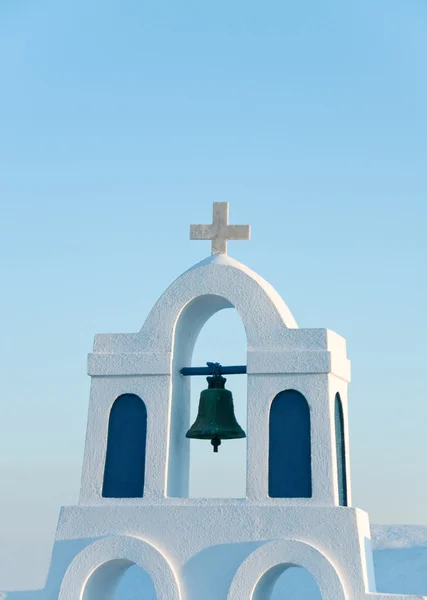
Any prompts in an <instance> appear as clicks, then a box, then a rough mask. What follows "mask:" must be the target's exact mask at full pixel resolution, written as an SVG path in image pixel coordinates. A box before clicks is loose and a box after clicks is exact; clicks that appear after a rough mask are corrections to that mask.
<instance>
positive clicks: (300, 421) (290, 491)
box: [268, 390, 312, 498]
mask: <svg viewBox="0 0 427 600" xmlns="http://www.w3.org/2000/svg"><path fill="white" fill-rule="evenodd" d="M268 495H269V496H270V497H271V498H311V496H312V476H311V426H310V408H309V406H308V403H307V400H306V399H305V397H304V396H303V395H302V394H301V393H300V392H297V391H296V390H286V391H283V392H280V393H279V394H278V395H277V396H276V397H275V398H274V400H273V402H272V404H271V408H270V418H269V452H268Z"/></svg>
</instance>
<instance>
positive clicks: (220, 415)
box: [186, 373, 246, 452]
mask: <svg viewBox="0 0 427 600" xmlns="http://www.w3.org/2000/svg"><path fill="white" fill-rule="evenodd" d="M207 381H208V384H209V386H208V389H207V390H203V392H202V393H201V394H200V400H199V412H198V414H197V417H196V420H195V421H194V423H193V425H192V426H191V427H190V429H189V430H188V431H187V436H186V437H188V438H193V439H197V440H211V444H212V446H213V447H214V452H218V446H219V445H220V444H221V440H234V439H238V438H244V437H246V434H245V432H244V431H243V429H242V428H241V427H240V425H239V424H238V422H237V420H236V417H235V415H234V405H233V395H232V393H231V392H230V390H226V389H225V388H224V385H225V382H226V379H225V378H224V377H222V376H221V375H220V374H219V373H214V375H213V377H207Z"/></svg>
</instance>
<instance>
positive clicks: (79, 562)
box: [58, 535, 181, 600]
mask: <svg viewBox="0 0 427 600" xmlns="http://www.w3.org/2000/svg"><path fill="white" fill-rule="evenodd" d="M107 563H112V568H113V570H114V571H115V572H116V573H117V575H118V576H120V572H121V571H122V570H123V567H127V566H129V565H138V566H140V567H141V568H142V569H144V571H146V573H148V575H149V576H150V577H151V579H152V581H153V584H154V589H155V590H156V597H157V599H158V600H181V592H180V590H179V584H178V580H177V578H176V575H175V572H174V570H173V568H172V566H171V565H170V563H169V561H168V560H167V559H166V558H165V556H164V555H163V554H162V553H161V552H160V551H159V550H158V549H156V548H155V547H154V546H152V545H151V544H149V543H148V542H145V541H144V540H141V539H139V538H136V537H131V536H126V535H123V536H114V537H106V538H102V539H99V540H97V541H96V542H93V543H92V544H89V546H86V548H84V549H83V550H82V551H81V552H80V553H79V554H77V556H75V557H74V559H73V560H72V562H71V563H70V565H69V567H68V569H67V571H66V572H65V575H64V578H63V580H62V583H61V588H60V591H59V596H58V600H81V599H82V598H83V593H84V590H85V587H86V584H87V583H88V581H89V579H90V577H91V576H92V575H93V574H94V572H95V571H96V570H97V569H98V568H99V567H102V565H106V564H107ZM106 580H108V578H106ZM106 585H107V584H106ZM109 585H111V582H109ZM101 597H103V598H108V590H107V589H106V591H105V596H103V595H102V594H101Z"/></svg>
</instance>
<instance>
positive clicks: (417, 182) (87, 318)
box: [0, 0, 427, 588]
mask: <svg viewBox="0 0 427 600" xmlns="http://www.w3.org/2000/svg"><path fill="white" fill-rule="evenodd" d="M426 59H427V6H426V4H425V2H424V0H408V1H407V2H404V3H403V2H401V1H400V0H399V1H398V0H377V1H376V2H372V0H359V1H358V2H353V3H343V2H341V1H339V0H325V1H324V2H321V3H319V2H315V1H314V0H306V1H302V2H298V3H290V2H282V1H279V0H276V1H270V2H263V3H261V2H248V1H245V2H243V1H239V0H236V1H235V2H232V3H230V2H225V1H223V0H218V1H217V2H214V3H213V2H212V3H201V2H195V1H194V2H186V1H184V2H173V1H171V0H169V1H163V2H161V1H160V2H150V3H149V2H142V3H141V2H137V1H136V0H128V1H127V2H112V1H108V2H100V1H99V0H89V1H87V0H86V1H85V2H83V1H82V0H73V2H71V0H64V1H63V2H54V1H53V0H52V1H40V2H30V1H29V0H27V1H19V0H18V1H16V0H15V1H13V2H12V1H8V0H6V2H3V3H2V4H1V6H0V65H1V71H0V72H1V89H2V93H1V94H0V114H1V136H0V164H1V169H0V198H1V200H0V202H1V217H2V218H1V222H0V251H1V256H2V261H1V278H2V294H1V295H0V309H1V311H2V315H3V319H2V336H1V337H2V344H1V349H0V352H1V354H0V356H1V361H2V367H3V368H2V399H3V400H2V417H1V420H0V422H1V435H0V476H1V478H2V481H3V483H4V484H5V485H4V486H3V491H2V495H1V499H0V508H1V510H2V517H1V518H0V534H1V537H2V539H3V540H4V543H2V544H1V553H2V557H3V565H5V566H4V567H3V568H2V570H1V572H0V588H2V587H5V586H6V585H9V584H14V582H15V579H13V577H14V575H13V567H12V562H13V561H12V558H13V556H14V554H13V553H14V552H18V551H19V552H24V551H25V548H26V549H27V550H26V551H27V552H28V560H29V561H30V551H31V553H32V554H31V556H33V557H34V554H35V553H34V549H36V548H37V552H36V554H37V555H40V556H42V555H43V552H45V550H44V549H45V548H46V547H48V542H49V539H50V538H49V536H51V535H52V532H53V531H54V527H55V523H56V519H57V514H58V510H59V506H60V505H61V504H66V503H73V502H75V500H76V498H77V493H78V486H79V475H80V465H81V459H82V453H83V444H84V435H85V427H86V416H87V404H88V393H89V379H88V377H87V376H86V375H85V369H86V354H87V352H88V351H90V349H91V345H92V340H93V336H94V334H95V333H98V332H127V331H136V330H138V329H139V328H140V327H141V325H142V323H143V321H144V319H145V317H146V315H147V314H148V312H149V310H150V309H151V307H152V305H153V304H154V302H155V301H156V299H157V298H158V296H159V295H160V294H161V293H162V291H163V290H164V289H165V288H166V287H167V286H168V285H169V283H170V282H171V281H172V280H173V279H174V278H175V277H177V276H178V275H179V274H180V273H181V272H182V271H184V270H185V269H186V268H188V267H189V266H191V265H192V264H193V263H195V262H197V261H198V260H200V259H202V258H204V257H205V256H206V255H207V254H208V253H209V245H208V243H205V242H203V243H202V242H190V241H189V239H188V231H189V224H190V223H205V222H209V221H210V218H211V205H212V202H213V201H229V202H230V203H231V206H230V213H231V220H232V221H233V222H234V223H251V224H252V231H253V235H252V241H251V242H240V243H238V242H234V243H230V244H229V253H230V254H231V256H233V257H235V258H236V259H238V260H240V261H242V262H244V263H245V264H247V265H248V266H250V267H251V268H253V269H254V270H256V271H257V272H259V273H260V274H261V275H262V276H263V277H265V278H266V279H267V280H268V281H270V282H271V283H272V284H273V285H274V286H275V287H276V289H277V290H278V291H279V293H280V294H281V295H282V296H283V297H284V299H285V301H286V302H287V304H288V305H289V307H290V308H291V310H292V312H293V313H294V315H295V318H296V319H297V321H298V323H299V325H300V326H301V327H328V328H330V329H333V330H335V331H337V332H338V333H340V334H341V335H344V336H345V337H346V338H347V342H348V352H349V356H350V358H351V360H352V365H353V382H352V384H351V387H350V419H351V421H350V434H351V453H352V475H353V495H354V503H355V504H356V505H358V506H361V507H363V508H365V509H367V510H368V511H369V512H370V515H371V518H372V520H373V521H374V522H406V523H414V522H415V523H416V522H418V523H427V512H426V510H425V506H426V500H427V466H426V464H427V461H426V458H425V456H426V454H425V447H424V446H425V444H424V438H425V423H426V420H427V407H426V402H425V399H426V393H427V369H426V367H425V362H426V350H425V338H426V335H427V316H426V314H427V311H426V305H427V282H426V267H425V265H426V250H427V242H426V235H425V230H426V217H427V208H426V192H427V183H426V159H427V142H426V140H427V121H426V116H425V115H426V111H425V106H426V105H427V78H426V76H425V64H426ZM225 348H226V351H225V350H224V349H225ZM223 352H224V354H222V353H223ZM244 352H245V349H244V334H243V331H242V328H241V325H240V323H239V321H238V318H237V316H236V315H233V312H232V311H230V312H229V314H227V313H226V312H225V313H224V314H221V315H218V316H217V317H215V319H214V320H212V322H211V323H209V324H208V325H207V326H206V328H205V329H204V331H203V332H202V335H201V338H200V340H199V343H198V346H197V350H196V356H195V361H198V362H202V361H203V362H204V361H205V360H216V359H217V358H219V359H221V360H224V361H230V362H231V361H238V362H241V360H244ZM214 353H215V356H212V354H214ZM218 354H221V357H220V356H217V355H218ZM222 357H223V358H222ZM242 357H243V358H242ZM231 383H232V382H230V387H232V386H231ZM233 386H234V387H233V388H232V389H233V390H236V393H237V396H236V404H237V405H238V410H239V411H243V412H244V382H242V381H240V382H238V383H236V384H233ZM242 414H243V413H242ZM242 418H243V417H242ZM236 443H237V442H236ZM239 452H240V453H241V452H242V449H239V450H236V456H238V457H239V456H240V458H236V461H235V464H233V462H232V461H228V462H229V463H230V469H231V471H230V472H229V484H228V485H230V486H231V483H230V482H234V481H237V480H238V479H236V477H237V475H236V473H237V471H238V470H239V469H238V467H239V464H240V463H239V460H241V454H239ZM208 459H209V460H211V456H209V457H207V456H206V458H205V460H208ZM201 464H202V463H199V467H200V466H201ZM218 464H220V463H217V465H218ZM209 465H210V468H212V469H214V468H215V465H214V464H211V463H209ZM194 468H195V471H194V472H193V474H194V477H195V478H196V480H197V479H198V478H199V481H197V482H196V484H195V485H196V487H197V486H199V487H198V489H199V492H200V490H202V488H203V486H204V485H205V484H206V482H203V481H201V480H200V472H199V471H197V464H196V465H195V467H194ZM233 469H234V471H233ZM217 491H218V490H217ZM228 491H230V488H228ZM221 492H224V493H225V490H221V489H220V490H219V493H221ZM28 540H29V541H28ZM11 557H12V558H11ZM37 560H38V559H37ZM37 560H35V561H34V560H33V559H32V562H31V565H28V568H29V571H28V572H29V573H30V575H29V576H28V577H29V578H31V577H34V578H35V577H36V575H35V569H36V567H37ZM40 560H41V559H40ZM4 561H6V562H4ZM8 561H9V562H8ZM31 569H33V571H31ZM30 576H31V577H30ZM29 581H30V579H28V582H29ZM31 581H32V580H31ZM3 584H4V585H3Z"/></svg>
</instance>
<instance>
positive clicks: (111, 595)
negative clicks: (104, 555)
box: [82, 559, 156, 600]
mask: <svg viewBox="0 0 427 600" xmlns="http://www.w3.org/2000/svg"><path fill="white" fill-rule="evenodd" d="M137 594H138V596H140V597H142V598H144V600H156V590H155V588H154V584H153V581H152V579H151V577H150V576H149V575H148V573H147V572H146V571H144V569H142V568H141V567H140V566H138V565H136V564H135V563H134V562H132V561H130V560H124V559H117V560H111V561H109V562H107V563H105V564H103V565H101V566H100V567H98V568H97V569H95V571H94V572H93V573H92V575H91V576H90V577H89V579H88V581H87V583H86V585H85V589H84V592H83V598H82V600H100V599H101V598H102V600H121V599H122V598H128V597H132V598H134V597H135V598H136V597H137Z"/></svg>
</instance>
